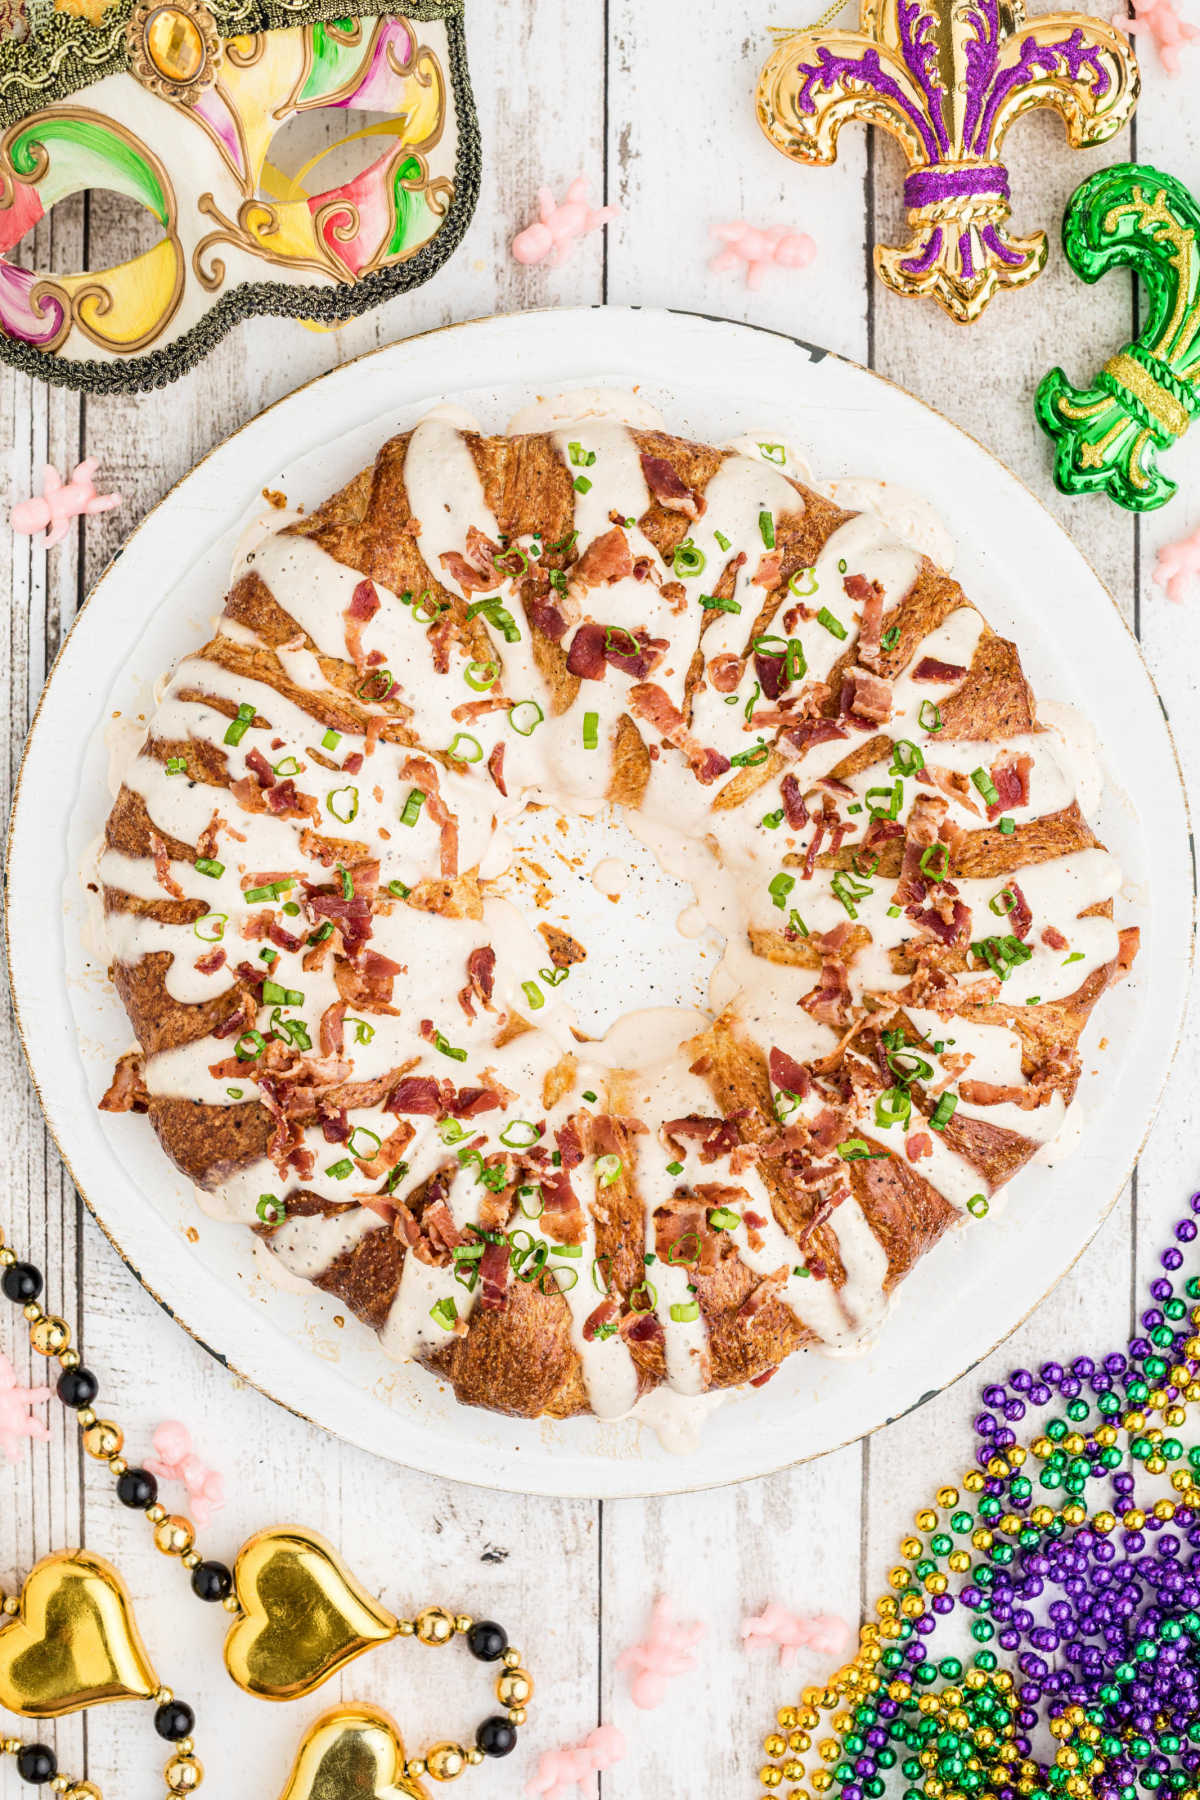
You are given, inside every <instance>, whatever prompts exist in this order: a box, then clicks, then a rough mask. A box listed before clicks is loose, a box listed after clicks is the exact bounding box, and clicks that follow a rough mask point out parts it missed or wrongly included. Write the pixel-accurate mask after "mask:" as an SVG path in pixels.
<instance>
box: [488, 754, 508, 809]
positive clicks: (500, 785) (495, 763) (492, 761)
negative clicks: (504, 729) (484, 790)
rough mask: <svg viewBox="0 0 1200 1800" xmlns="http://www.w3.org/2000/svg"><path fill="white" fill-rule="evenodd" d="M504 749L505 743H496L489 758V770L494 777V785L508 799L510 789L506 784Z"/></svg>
mask: <svg viewBox="0 0 1200 1800" xmlns="http://www.w3.org/2000/svg"><path fill="white" fill-rule="evenodd" d="M504 751H505V745H503V744H494V745H493V746H492V750H491V754H490V755H489V757H488V759H487V772H488V774H489V775H490V776H491V778H492V785H493V786H494V787H495V789H496V791H497V792H498V793H501V794H503V795H504V798H505V799H506V800H507V799H508V789H507V788H506V787H505V785H504Z"/></svg>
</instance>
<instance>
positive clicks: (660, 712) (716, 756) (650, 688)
mask: <svg viewBox="0 0 1200 1800" xmlns="http://www.w3.org/2000/svg"><path fill="white" fill-rule="evenodd" d="M629 706H630V711H631V712H632V713H633V714H634V716H635V717H636V718H639V719H644V720H645V722H646V723H647V724H648V725H650V726H652V727H653V728H654V730H655V731H657V732H660V733H661V735H662V736H663V737H664V738H666V740H667V742H668V743H670V744H673V745H674V746H675V748H676V749H677V750H679V751H682V753H683V755H684V756H686V758H687V761H688V766H689V768H690V769H691V771H692V774H693V775H694V776H695V777H696V780H697V781H699V782H701V783H702V784H703V786H705V787H709V786H710V785H711V784H712V783H713V782H714V781H716V780H718V779H719V777H720V776H722V775H724V774H726V773H727V772H728V770H729V768H730V762H729V758H728V757H727V756H722V755H721V753H720V751H718V750H711V749H707V748H705V746H704V745H703V744H700V743H698V742H697V740H696V739H695V738H694V737H693V736H692V734H691V732H690V731H689V730H688V728H687V724H686V722H685V720H684V717H683V714H682V713H681V712H680V711H679V710H678V708H677V707H675V706H672V704H671V701H670V699H669V698H668V696H667V694H666V693H664V691H663V689H662V688H660V687H657V686H655V685H654V683H653V682H640V683H639V684H638V685H637V686H636V687H632V688H630V690H629Z"/></svg>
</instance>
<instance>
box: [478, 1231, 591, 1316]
mask: <svg viewBox="0 0 1200 1800" xmlns="http://www.w3.org/2000/svg"><path fill="white" fill-rule="evenodd" d="M510 1267H511V1258H510V1256H509V1250H508V1245H507V1244H492V1243H489V1244H487V1245H486V1246H485V1248H484V1252H483V1255H482V1256H481V1257H480V1259H479V1304H480V1306H484V1307H487V1308H488V1310H489V1311H491V1312H503V1311H504V1309H505V1307H506V1306H507V1305H508V1292H507V1290H508V1272H509V1268H510ZM586 1335H587V1333H586V1331H585V1333H584V1336H585V1337H586Z"/></svg>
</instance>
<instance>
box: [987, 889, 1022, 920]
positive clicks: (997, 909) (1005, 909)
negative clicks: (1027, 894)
mask: <svg viewBox="0 0 1200 1800" xmlns="http://www.w3.org/2000/svg"><path fill="white" fill-rule="evenodd" d="M1016 904H1017V896H1016V895H1015V894H1014V893H1013V891H1012V889H1011V888H1001V889H1000V892H999V893H998V894H993V895H992V897H991V899H990V900H989V901H988V911H989V912H994V913H996V914H997V915H1002V914H1004V913H1010V912H1011V911H1012V910H1013V908H1014V906H1015V905H1016Z"/></svg>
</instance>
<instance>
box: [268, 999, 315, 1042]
mask: <svg viewBox="0 0 1200 1800" xmlns="http://www.w3.org/2000/svg"><path fill="white" fill-rule="evenodd" d="M271 1030H272V1031H273V1032H274V1034H275V1036H276V1037H277V1038H279V1039H280V1040H281V1041H282V1042H284V1043H287V1044H291V1046H292V1048H293V1049H294V1050H311V1049H312V1038H311V1037H310V1036H309V1034H308V1026H307V1025H306V1024H305V1023H304V1021H303V1019H285V1018H283V1017H281V1015H280V1011H279V1008H278V1007H276V1008H275V1010H274V1012H273V1013H272V1014H271Z"/></svg>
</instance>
